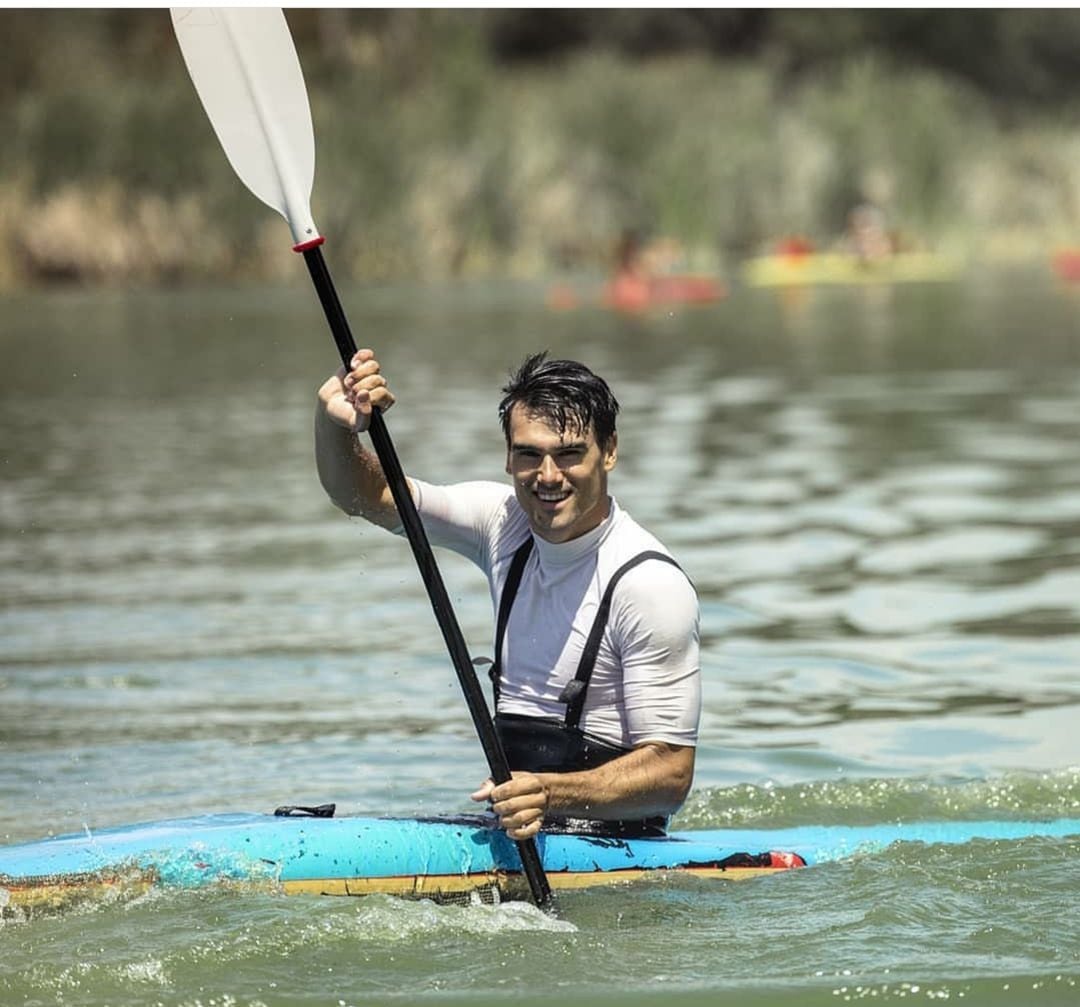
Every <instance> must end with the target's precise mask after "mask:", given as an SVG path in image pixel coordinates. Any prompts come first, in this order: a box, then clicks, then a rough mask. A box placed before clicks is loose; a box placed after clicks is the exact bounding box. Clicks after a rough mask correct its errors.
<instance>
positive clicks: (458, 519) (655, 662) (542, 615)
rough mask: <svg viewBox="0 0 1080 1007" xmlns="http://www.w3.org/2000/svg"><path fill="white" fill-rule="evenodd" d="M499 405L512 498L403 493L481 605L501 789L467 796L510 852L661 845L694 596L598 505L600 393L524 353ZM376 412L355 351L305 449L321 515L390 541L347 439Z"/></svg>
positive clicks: (687, 736)
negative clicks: (570, 834)
mask: <svg viewBox="0 0 1080 1007" xmlns="http://www.w3.org/2000/svg"><path fill="white" fill-rule="evenodd" d="M503 393H504V395H503V399H502V401H501V403H500V405H499V417H500V420H501V423H502V428H503V434H504V437H505V440H506V472H507V474H508V475H509V476H510V480H511V483H512V485H510V486H507V485H505V484H503V483H496V482H458V483H454V484H451V485H435V484H432V483H427V482H423V481H421V480H419V479H413V478H410V479H409V481H408V482H409V489H410V492H411V493H412V496H413V499H414V500H415V502H416V507H417V510H418V511H419V514H420V517H421V520H422V521H423V523H424V527H425V529H426V530H427V533H428V535H429V536H430V538H431V540H432V542H433V543H435V544H436V545H441V546H445V547H447V548H450V549H453V550H454V551H455V552H458V553H460V554H461V555H463V556H466V557H467V558H469V559H471V560H472V561H473V562H474V563H476V564H477V565H478V566H479V567H480V568H481V569H482V570H483V571H484V573H485V574H486V575H487V578H488V583H489V587H490V590H491V596H492V600H493V602H494V604H495V611H496V615H497V618H496V633H495V637H496V638H495V661H494V665H493V669H492V681H493V683H494V688H495V694H496V717H495V727H496V730H497V732H498V734H499V737H500V739H501V741H502V744H503V747H504V748H505V749H506V754H507V758H508V760H509V763H510V768H511V770H512V771H513V779H511V780H510V781H508V782H506V783H503V784H501V785H499V786H495V785H494V784H493V783H492V781H491V780H488V781H487V782H485V783H484V784H483V785H482V786H481V787H480V788H479V790H477V791H476V792H475V793H473V794H472V798H473V799H474V800H476V801H487V802H489V803H490V804H491V806H492V809H493V810H494V812H495V814H496V815H498V817H499V822H500V825H501V826H502V827H503V828H504V829H505V830H506V832H507V834H508V835H509V836H510V837H511V838H513V839H527V838H529V837H531V836H533V835H535V834H536V833H537V832H538V831H539V830H540V829H541V827H545V828H565V829H571V830H573V831H595V832H603V833H607V834H611V833H615V834H621V835H650V834H662V833H663V831H664V828H665V827H666V823H667V817H668V816H670V815H671V814H672V813H673V812H674V811H675V810H676V809H677V808H678V807H679V806H680V805H681V804H682V802H683V800H684V799H685V798H686V795H687V793H688V792H689V789H690V784H691V781H692V778H693V770H694V751H695V745H696V743H697V729H698V718H699V716H700V707H701V695H700V672H699V668H698V605H697V595H696V593H695V591H694V588H693V586H692V585H691V584H690V582H689V581H688V580H687V578H686V575H685V574H684V573H683V572H682V570H681V569H679V567H678V566H677V565H676V564H675V561H674V559H672V558H671V555H670V553H668V551H667V550H666V549H665V548H664V546H663V545H662V544H661V543H660V542H659V541H658V540H657V539H656V538H655V537H654V536H653V535H651V534H650V533H649V532H647V531H646V530H645V529H644V528H642V527H641V526H640V525H639V524H637V523H636V522H635V521H634V520H633V518H631V517H630V515H629V514H627V513H626V512H625V511H624V510H622V509H621V508H620V507H619V506H618V504H617V503H616V502H615V500H614V499H613V498H612V497H611V496H609V494H608V474H609V473H610V472H611V471H612V470H613V469H614V468H615V462H616V459H617V446H618V437H617V434H616V430H615V418H616V414H617V413H618V409H619V404H618V402H617V401H616V399H615V397H614V395H612V393H611V390H610V388H609V387H608V385H607V383H606V382H605V381H604V380H603V379H602V378H600V377H598V376H597V375H596V374H594V373H593V372H592V371H590V370H589V369H588V368H587V367H585V366H584V365H582V364H580V363H577V362H575V361H570V360H548V359H547V358H546V356H545V355H544V354H536V355H535V356H531V357H529V358H528V359H527V360H526V361H525V362H524V363H523V364H522V366H521V368H520V369H519V370H518V371H517V372H516V373H515V374H514V375H513V377H512V378H511V380H510V382H509V384H507V385H506V387H505V388H504V389H503ZM393 402H394V397H393V395H392V394H391V393H390V391H389V388H388V387H387V383H386V380H385V379H384V377H383V376H382V374H381V373H380V367H379V363H378V361H377V360H376V359H375V356H374V354H373V353H372V351H371V350H360V351H359V352H358V353H357V354H356V356H355V357H353V359H352V361H351V363H350V367H349V369H348V370H345V369H344V368H342V369H341V370H339V371H338V372H337V374H335V375H334V376H333V377H331V378H329V379H328V380H327V381H326V382H325V383H324V384H323V385H322V387H321V388H320V390H319V405H318V408H317V410H316V422H315V450H316V460H317V463H318V469H319V478H320V479H321V481H322V484H323V487H324V488H325V490H326V492H327V494H328V495H329V497H330V499H331V500H332V501H333V502H334V503H335V504H336V505H337V506H338V507H340V508H341V509H342V510H343V511H345V512H346V513H348V514H355V515H360V516H362V517H364V518H366V519H367V520H368V521H371V522H373V523H374V524H377V525H380V526H381V527H383V528H388V529H391V530H395V531H400V527H401V522H400V519H399V517H398V513H397V508H396V506H395V505H394V501H393V498H392V496H391V493H390V489H389V487H388V486H387V483H386V479H385V477H384V475H383V473H382V469H381V467H380V466H379V462H378V459H377V458H376V457H375V456H374V455H373V454H372V453H370V452H369V451H367V450H366V449H365V448H363V447H362V446H361V445H360V443H359V440H358V439H357V437H356V433H357V432H358V431H361V430H365V429H366V428H367V426H368V422H369V419H370V415H371V410H372V409H373V408H376V407H377V408H380V409H387V408H389V407H390V406H391V405H392V404H393ZM433 419H434V420H437V421H439V422H446V421H448V420H449V418H448V417H434V418H433ZM418 701H422V698H420V697H418Z"/></svg>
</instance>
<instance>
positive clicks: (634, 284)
mask: <svg viewBox="0 0 1080 1007" xmlns="http://www.w3.org/2000/svg"><path fill="white" fill-rule="evenodd" d="M727 295H728V288H727V285H726V284H725V283H724V282H723V281H722V280H720V279H718V278H717V277H714V276H698V275H690V274H688V275H672V276H668V275H663V276H653V277H632V276H621V277H615V278H614V279H612V280H610V281H608V282H607V283H605V284H604V286H603V288H602V289H601V290H600V291H599V292H597V291H592V292H589V293H582V292H581V291H579V290H577V289H575V288H574V287H573V286H571V285H570V284H566V283H557V284H555V285H554V286H552V287H551V288H549V290H548V293H547V305H548V307H549V308H551V309H552V310H553V311H573V310H575V309H577V308H580V307H583V306H586V305H589V304H592V303H594V302H595V303H598V304H599V305H600V306H601V307H604V308H609V309H611V310H613V311H619V312H623V313H625V314H637V313H639V312H643V311H652V310H656V309H660V308H675V307H680V306H684V305H685V306H690V305H701V304H715V303H716V302H717V301H722V300H723V299H724V298H725V297H727Z"/></svg>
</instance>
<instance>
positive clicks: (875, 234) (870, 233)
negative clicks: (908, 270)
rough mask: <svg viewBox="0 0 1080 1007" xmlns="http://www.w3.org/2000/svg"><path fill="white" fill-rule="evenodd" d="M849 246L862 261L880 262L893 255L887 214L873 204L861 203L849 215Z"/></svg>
mask: <svg viewBox="0 0 1080 1007" xmlns="http://www.w3.org/2000/svg"><path fill="white" fill-rule="evenodd" d="M847 244H848V247H849V249H850V250H851V252H852V253H853V254H854V255H856V256H857V257H858V258H859V260H860V261H862V262H866V263H873V262H880V261H881V260H883V259H887V258H888V257H889V256H890V255H892V254H893V241H892V238H891V236H890V235H889V231H888V229H887V228H886V226H885V214H884V212H883V211H882V210H881V208H880V207H878V206H875V205H874V204H873V203H860V204H859V205H858V206H856V207H855V208H854V209H852V211H851V213H850V214H848V229H847Z"/></svg>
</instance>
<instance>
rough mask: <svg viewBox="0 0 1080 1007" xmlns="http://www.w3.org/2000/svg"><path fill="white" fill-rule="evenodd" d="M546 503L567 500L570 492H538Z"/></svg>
mask: <svg viewBox="0 0 1080 1007" xmlns="http://www.w3.org/2000/svg"><path fill="white" fill-rule="evenodd" d="M536 495H537V496H538V497H539V498H540V499H541V500H543V501H544V503H556V502H557V501H559V500H565V499H566V498H567V497H568V496H569V495H570V494H569V493H539V492H538V493H537V494H536Z"/></svg>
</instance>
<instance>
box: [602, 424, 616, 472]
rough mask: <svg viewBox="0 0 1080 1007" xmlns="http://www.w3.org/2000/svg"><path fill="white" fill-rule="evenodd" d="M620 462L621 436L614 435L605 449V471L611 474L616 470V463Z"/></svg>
mask: <svg viewBox="0 0 1080 1007" xmlns="http://www.w3.org/2000/svg"><path fill="white" fill-rule="evenodd" d="M618 460H619V435H618V434H616V433H613V434H612V435H611V440H609V441H608V444H607V447H606V448H605V449H604V471H605V472H610V471H611V470H612V469H613V468H615V462H617V461H618Z"/></svg>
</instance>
